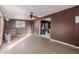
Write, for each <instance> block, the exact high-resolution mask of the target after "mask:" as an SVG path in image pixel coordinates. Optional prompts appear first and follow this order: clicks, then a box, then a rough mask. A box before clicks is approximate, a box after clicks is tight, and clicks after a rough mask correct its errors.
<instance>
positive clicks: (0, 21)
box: [0, 12, 4, 46]
mask: <svg viewBox="0 0 79 59" xmlns="http://www.w3.org/2000/svg"><path fill="white" fill-rule="evenodd" d="M3 31H4V19H3V15H2V14H1V12H0V46H1V44H2V39H3Z"/></svg>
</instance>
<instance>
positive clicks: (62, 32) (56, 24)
mask: <svg viewBox="0 0 79 59" xmlns="http://www.w3.org/2000/svg"><path fill="white" fill-rule="evenodd" d="M73 24H74V14H73V9H68V10H65V11H62V12H59V13H56V14H53V15H52V20H51V30H52V31H51V32H52V33H51V38H53V39H56V40H59V41H63V42H67V43H72V44H73V42H72V41H73V28H74V25H73Z"/></svg>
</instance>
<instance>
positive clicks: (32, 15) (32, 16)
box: [29, 12, 39, 19]
mask: <svg viewBox="0 0 79 59" xmlns="http://www.w3.org/2000/svg"><path fill="white" fill-rule="evenodd" d="M29 16H30V19H33V18H35V19H39V17H38V16H35V15H34V13H33V12H31V13H30V15H29Z"/></svg>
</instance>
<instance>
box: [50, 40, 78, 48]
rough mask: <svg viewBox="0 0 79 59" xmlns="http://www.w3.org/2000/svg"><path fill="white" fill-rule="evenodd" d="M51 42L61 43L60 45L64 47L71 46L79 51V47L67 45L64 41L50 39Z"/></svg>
mask: <svg viewBox="0 0 79 59" xmlns="http://www.w3.org/2000/svg"><path fill="white" fill-rule="evenodd" d="M50 41H51V42H53V41H55V42H57V43H60V44H63V45H67V46H70V47H73V48H76V49H79V47H77V46H75V45H72V44H69V43H65V42H62V41H58V40H55V39H50Z"/></svg>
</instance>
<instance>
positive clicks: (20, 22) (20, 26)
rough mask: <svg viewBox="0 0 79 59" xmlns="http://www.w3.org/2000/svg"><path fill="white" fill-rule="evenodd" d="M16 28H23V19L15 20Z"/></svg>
mask: <svg viewBox="0 0 79 59" xmlns="http://www.w3.org/2000/svg"><path fill="white" fill-rule="evenodd" d="M16 28H25V21H16Z"/></svg>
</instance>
